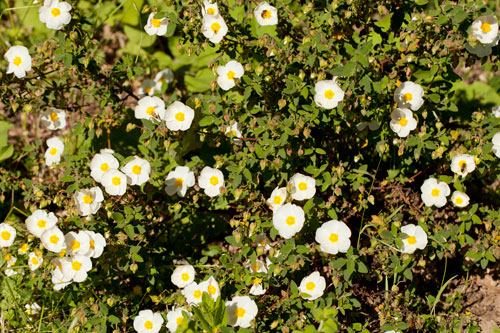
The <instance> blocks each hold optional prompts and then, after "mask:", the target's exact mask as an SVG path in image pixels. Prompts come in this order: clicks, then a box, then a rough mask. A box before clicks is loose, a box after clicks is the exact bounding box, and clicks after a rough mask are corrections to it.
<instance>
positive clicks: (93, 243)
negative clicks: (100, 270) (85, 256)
mask: <svg viewBox="0 0 500 333" xmlns="http://www.w3.org/2000/svg"><path fill="white" fill-rule="evenodd" d="M89 243H90V248H91V249H92V250H93V249H95V242H94V241H93V240H92V239H91V240H90V242H89Z"/></svg>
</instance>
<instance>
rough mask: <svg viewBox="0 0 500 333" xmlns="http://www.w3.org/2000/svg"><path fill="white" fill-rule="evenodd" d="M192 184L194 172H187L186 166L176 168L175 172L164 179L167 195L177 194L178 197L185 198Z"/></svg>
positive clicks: (171, 172)
mask: <svg viewBox="0 0 500 333" xmlns="http://www.w3.org/2000/svg"><path fill="white" fill-rule="evenodd" d="M194 183H195V179H194V172H193V171H191V170H189V167H187V166H178V167H176V168H175V170H171V171H170V172H169V173H168V175H167V178H166V179H165V184H166V185H167V187H166V191H167V194H168V195H174V194H175V193H177V195H178V196H180V197H183V196H185V195H186V191H187V189H188V187H192V186H194Z"/></svg>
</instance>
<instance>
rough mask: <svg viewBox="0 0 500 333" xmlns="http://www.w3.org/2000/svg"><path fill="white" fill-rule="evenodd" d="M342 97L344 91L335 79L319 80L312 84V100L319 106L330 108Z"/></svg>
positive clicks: (335, 105)
mask: <svg viewBox="0 0 500 333" xmlns="http://www.w3.org/2000/svg"><path fill="white" fill-rule="evenodd" d="M343 99H344V91H343V90H342V88H340V87H339V85H338V84H337V81H336V79H333V80H321V81H318V82H316V85H315V86H314V102H316V105H317V106H319V107H322V108H324V109H327V110H330V109H333V108H335V107H337V105H339V102H340V101H342V100H343Z"/></svg>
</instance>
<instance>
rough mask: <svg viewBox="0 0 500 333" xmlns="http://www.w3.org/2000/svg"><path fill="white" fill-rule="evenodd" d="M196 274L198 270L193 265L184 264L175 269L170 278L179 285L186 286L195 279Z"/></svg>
mask: <svg viewBox="0 0 500 333" xmlns="http://www.w3.org/2000/svg"><path fill="white" fill-rule="evenodd" d="M195 275H196V272H195V270H194V267H193V266H191V265H182V266H179V267H177V268H176V269H175V270H174V272H173V273H172V276H171V277H170V279H171V280H172V283H173V284H175V285H176V286H177V287H179V288H184V287H185V286H187V285H188V284H190V283H191V282H193V281H194V276H195Z"/></svg>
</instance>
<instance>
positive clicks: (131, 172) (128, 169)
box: [122, 156, 151, 186]
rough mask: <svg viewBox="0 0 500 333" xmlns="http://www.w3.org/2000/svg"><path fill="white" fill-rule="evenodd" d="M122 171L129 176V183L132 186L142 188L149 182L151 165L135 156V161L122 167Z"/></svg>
mask: <svg viewBox="0 0 500 333" xmlns="http://www.w3.org/2000/svg"><path fill="white" fill-rule="evenodd" d="M122 171H123V173H125V175H127V182H128V183H129V184H130V185H139V186H140V185H142V184H144V183H145V182H147V181H148V180H149V174H150V173H151V165H150V164H149V162H148V161H147V160H145V159H143V158H140V157H137V156H134V159H132V160H131V161H130V162H128V163H127V164H125V165H124V166H123V167H122Z"/></svg>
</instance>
